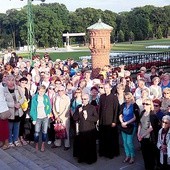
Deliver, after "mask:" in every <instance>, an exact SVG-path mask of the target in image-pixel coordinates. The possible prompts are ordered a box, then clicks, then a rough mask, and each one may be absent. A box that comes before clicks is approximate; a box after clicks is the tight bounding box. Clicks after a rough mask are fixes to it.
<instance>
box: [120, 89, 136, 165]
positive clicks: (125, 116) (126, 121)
mask: <svg viewBox="0 0 170 170" xmlns="http://www.w3.org/2000/svg"><path fill="white" fill-rule="evenodd" d="M124 96H125V102H124V103H123V104H122V105H121V109H120V115H119V120H120V122H121V129H122V130H121V133H122V138H123V143H124V149H125V154H126V158H125V159H124V161H123V162H124V163H125V162H129V163H130V164H132V163H134V157H135V149H134V143H133V140H134V135H135V132H136V128H135V121H136V118H139V107H138V105H137V104H136V103H134V97H133V95H132V93H130V92H127V93H125V95H124ZM123 129H125V131H124V130H123ZM127 129H131V132H130V131H129V132H128V131H127Z"/></svg>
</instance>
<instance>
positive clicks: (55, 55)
mask: <svg viewBox="0 0 170 170" xmlns="http://www.w3.org/2000/svg"><path fill="white" fill-rule="evenodd" d="M150 45H169V46H170V38H167V39H159V40H145V41H133V43H132V44H130V43H129V42H123V43H116V44H112V46H111V52H125V51H126V52H133V51H136V52H146V53H148V52H164V51H170V49H158V48H157V49H156V48H155V49H151V48H146V47H147V46H150ZM83 50H84V51H83ZM38 54H39V55H40V56H43V54H44V53H38ZM49 54H50V56H51V58H52V60H53V61H55V60H56V59H62V60H65V59H67V58H74V59H75V60H79V57H80V56H89V55H90V50H89V51H88V47H80V48H76V51H73V52H51V53H49ZM19 55H21V56H23V57H28V54H19Z"/></svg>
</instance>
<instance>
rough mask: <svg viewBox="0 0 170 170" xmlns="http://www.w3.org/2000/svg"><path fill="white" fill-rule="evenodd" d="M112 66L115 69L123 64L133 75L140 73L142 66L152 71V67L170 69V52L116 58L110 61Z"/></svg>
mask: <svg viewBox="0 0 170 170" xmlns="http://www.w3.org/2000/svg"><path fill="white" fill-rule="evenodd" d="M110 64H111V65H113V66H114V67H119V66H120V65H122V64H123V65H125V66H126V69H127V70H130V71H131V72H132V73H136V72H138V71H139V69H140V68H141V67H142V66H144V67H146V68H147V69H150V68H151V66H156V67H158V68H168V67H170V51H167V52H159V53H146V54H127V55H122V56H116V57H113V58H111V59H110Z"/></svg>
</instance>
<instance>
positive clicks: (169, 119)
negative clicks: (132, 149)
mask: <svg viewBox="0 0 170 170" xmlns="http://www.w3.org/2000/svg"><path fill="white" fill-rule="evenodd" d="M157 147H158V149H159V150H160V163H161V169H162V170H169V169H170V116H169V115H166V116H164V117H163V118H162V128H161V129H160V130H159V135H158V143H157Z"/></svg>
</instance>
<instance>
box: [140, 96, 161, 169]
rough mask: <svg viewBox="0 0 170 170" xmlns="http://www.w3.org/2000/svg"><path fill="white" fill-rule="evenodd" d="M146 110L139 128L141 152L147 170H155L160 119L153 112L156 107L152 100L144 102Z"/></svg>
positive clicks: (143, 112)
mask: <svg viewBox="0 0 170 170" xmlns="http://www.w3.org/2000/svg"><path fill="white" fill-rule="evenodd" d="M143 106H144V110H143V111H142V113H141V118H140V123H139V126H138V133H137V136H138V140H139V141H140V142H141V150H142V155H143V159H144V164H145V169H146V170H153V169H154V168H155V161H156V158H155V157H156V155H157V154H156V143H157V136H158V130H159V129H158V122H159V121H158V118H157V116H156V114H155V113H154V112H153V110H154V106H153V102H152V100H151V99H146V100H145V101H144V102H143Z"/></svg>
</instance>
